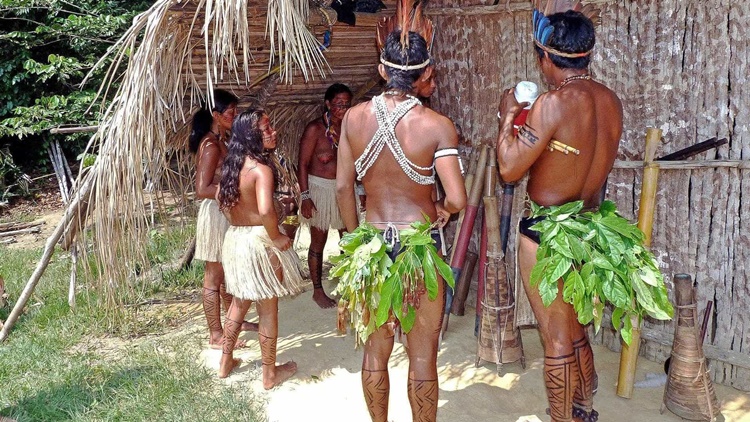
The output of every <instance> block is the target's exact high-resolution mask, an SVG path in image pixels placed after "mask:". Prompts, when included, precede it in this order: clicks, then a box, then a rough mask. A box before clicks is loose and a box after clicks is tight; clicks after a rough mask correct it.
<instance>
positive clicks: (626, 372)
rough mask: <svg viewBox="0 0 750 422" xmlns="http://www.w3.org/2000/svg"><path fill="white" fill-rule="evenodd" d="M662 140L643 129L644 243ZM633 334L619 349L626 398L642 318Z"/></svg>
mask: <svg viewBox="0 0 750 422" xmlns="http://www.w3.org/2000/svg"><path fill="white" fill-rule="evenodd" d="M660 140H661V130H660V129H655V128H648V129H647V130H646V151H645V154H644V158H643V161H644V169H643V186H642V188H641V202H640V207H639V209H638V228H639V229H641V231H642V232H643V234H644V240H643V242H644V244H645V246H646V247H650V246H651V232H652V229H653V225H654V208H655V204H656V187H657V182H658V180H659V164H658V163H655V162H654V157H655V156H656V148H657V147H658V146H659V141H660ZM631 322H632V324H633V337H632V340H631V341H630V345H627V344H625V343H624V342H623V346H622V351H621V352H620V372H619V375H618V378H617V395H618V396H620V397H624V398H626V399H629V398H631V397H633V387H634V384H635V367H636V364H637V362H638V350H639V349H640V346H641V321H640V318H637V317H633V320H632V321H631Z"/></svg>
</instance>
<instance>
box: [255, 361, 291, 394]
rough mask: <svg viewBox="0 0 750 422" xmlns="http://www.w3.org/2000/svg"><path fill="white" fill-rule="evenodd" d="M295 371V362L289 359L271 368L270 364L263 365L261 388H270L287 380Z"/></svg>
mask: <svg viewBox="0 0 750 422" xmlns="http://www.w3.org/2000/svg"><path fill="white" fill-rule="evenodd" d="M295 372H297V363H296V362H294V361H289V362H287V363H285V364H283V365H276V366H275V367H273V368H271V367H270V365H268V366H266V365H264V366H263V388H265V389H266V390H270V389H272V388H273V387H276V386H277V385H279V384H281V383H282V382H284V381H286V380H288V379H289V377H291V376H292V375H294V373H295Z"/></svg>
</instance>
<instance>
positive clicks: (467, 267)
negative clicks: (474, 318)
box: [451, 251, 479, 316]
mask: <svg viewBox="0 0 750 422" xmlns="http://www.w3.org/2000/svg"><path fill="white" fill-rule="evenodd" d="M477 258H479V257H478V255H477V254H475V253H473V252H471V251H469V252H467V253H466V263H465V264H464V267H463V268H462V269H461V279H460V280H456V294H455V296H454V298H453V305H452V306H451V313H452V314H453V315H456V316H463V315H464V314H465V313H466V298H467V297H468V296H469V290H470V287H471V276H472V275H474V267H476V265H477Z"/></svg>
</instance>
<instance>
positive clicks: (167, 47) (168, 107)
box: [79, 0, 326, 306]
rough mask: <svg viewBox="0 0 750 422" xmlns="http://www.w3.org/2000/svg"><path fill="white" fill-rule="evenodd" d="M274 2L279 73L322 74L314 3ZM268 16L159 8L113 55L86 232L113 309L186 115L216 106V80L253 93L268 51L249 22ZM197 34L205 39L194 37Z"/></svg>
mask: <svg viewBox="0 0 750 422" xmlns="http://www.w3.org/2000/svg"><path fill="white" fill-rule="evenodd" d="M250 3H252V2H250ZM269 3H270V4H269V5H268V10H267V30H268V32H269V33H271V34H270V36H271V39H272V40H275V41H273V43H274V44H273V45H274V48H271V55H272V56H273V57H272V58H271V60H270V61H269V63H275V65H277V66H280V69H281V75H283V77H285V78H287V80H291V73H292V71H293V70H294V69H300V70H301V73H302V74H303V75H304V77H305V79H307V78H308V77H311V76H312V72H313V71H318V72H320V73H321V75H323V67H324V64H325V63H326V62H325V59H324V58H323V56H322V53H321V51H320V50H319V49H318V44H317V41H316V40H315V38H314V36H313V35H312V34H311V33H310V32H309V30H308V29H307V28H306V27H305V25H304V23H306V21H307V13H308V10H307V2H306V1H305V0H274V1H271V2H269ZM249 6H252V7H249ZM177 8H180V9H177ZM264 8H265V2H256V3H252V4H249V2H248V0H195V1H188V2H180V1H179V0H158V1H156V3H155V4H154V5H153V6H152V7H151V8H150V9H149V10H147V11H146V12H144V13H142V14H140V15H139V16H137V17H136V18H135V20H134V22H133V25H132V27H131V28H130V29H129V30H128V31H127V33H126V34H125V35H124V36H123V37H122V38H121V39H120V40H119V41H118V42H117V44H116V45H115V46H113V48H112V49H110V51H109V53H108V54H111V55H113V64H112V66H111V68H110V69H109V72H108V76H107V78H106V80H105V83H104V84H103V85H102V87H101V89H100V91H99V94H100V95H101V96H104V97H107V96H108V95H110V93H109V92H108V91H109V87H110V85H111V84H112V82H113V81H114V80H116V79H117V78H119V75H117V74H116V70H117V68H118V67H119V66H120V65H121V64H123V63H126V64H127V70H126V71H125V73H124V75H122V79H121V84H120V87H119V90H118V91H117V93H116V94H115V95H114V97H113V100H112V103H111V104H110V106H109V107H108V108H107V110H106V111H105V113H104V117H103V120H102V124H101V125H100V129H99V131H98V132H97V133H96V134H95V135H94V137H93V138H92V140H91V142H90V145H89V148H90V149H92V150H96V149H98V158H97V160H96V163H95V164H94V166H95V168H94V169H92V171H91V172H89V175H90V176H89V177H91V178H92V181H93V184H94V189H93V193H92V194H93V198H95V202H94V204H93V206H92V207H90V208H89V210H88V220H89V222H90V223H92V229H91V230H90V231H88V232H86V233H83V234H84V235H85V236H88V239H83V240H90V241H93V243H94V245H95V247H94V249H93V252H94V258H95V261H96V265H95V268H96V270H97V275H98V281H99V283H100V287H101V288H102V290H103V291H104V292H105V297H106V298H107V304H108V305H110V306H117V305H119V298H120V297H121V295H120V293H122V292H123V289H126V290H127V289H130V288H131V287H130V286H132V283H129V280H132V278H133V277H134V276H135V275H136V274H138V273H139V272H140V269H141V268H143V266H144V264H145V263H146V261H147V259H146V258H147V257H146V256H145V251H146V248H145V247H144V245H145V244H146V242H147V235H148V232H149V230H150V229H151V224H152V221H150V219H149V217H148V216H149V213H148V210H149V209H150V208H151V205H152V202H151V200H150V195H147V193H146V192H145V191H144V188H146V187H147V186H149V185H150V184H152V183H153V182H155V181H157V180H159V179H160V177H161V175H162V173H164V172H165V171H168V169H169V165H168V162H167V160H168V157H169V153H170V151H174V150H182V149H183V148H184V144H185V143H186V136H184V135H183V136H179V137H176V136H175V133H177V132H179V133H183V134H184V133H185V131H184V128H185V126H186V123H187V121H188V120H189V119H188V115H189V113H191V112H192V111H193V110H194V109H195V108H196V107H197V106H198V104H199V103H200V101H203V100H206V101H208V102H209V103H211V102H212V97H213V95H212V92H213V86H214V85H215V84H216V82H217V81H219V80H225V79H226V78H231V79H233V80H236V82H237V85H238V86H240V87H242V86H244V87H247V89H249V85H250V80H251V79H250V78H251V75H250V71H249V70H248V64H250V63H251V62H252V61H253V57H252V55H251V50H253V49H254V48H259V47H264V48H259V50H263V49H265V48H266V47H267V46H265V45H263V46H257V45H250V44H251V42H254V41H253V40H256V41H257V40H258V39H259V38H258V37H257V36H256V37H255V38H251V35H252V34H250V33H249V30H248V22H249V21H252V20H253V19H255V20H257V19H262V15H263V12H264V11H265V10H264ZM249 9H252V15H251V12H249ZM190 13H192V14H193V15H192V16H190V15H189V14H190ZM256 14H257V15H256ZM197 31H200V35H201V37H200V38H196V37H195V36H193V35H194V32H197ZM268 35H269V34H268V33H267V36H268ZM196 48H202V49H204V50H205V57H206V69H205V70H200V71H199V70H194V69H193V65H192V62H191V60H190V58H191V56H192V54H193V50H194V49H196ZM271 73H273V72H269V74H271ZM255 76H257V75H255ZM266 76H267V75H266ZM261 80H262V79H259V80H258V82H260V81H261ZM177 138H179V139H177ZM80 185H82V184H81V183H79V186H80Z"/></svg>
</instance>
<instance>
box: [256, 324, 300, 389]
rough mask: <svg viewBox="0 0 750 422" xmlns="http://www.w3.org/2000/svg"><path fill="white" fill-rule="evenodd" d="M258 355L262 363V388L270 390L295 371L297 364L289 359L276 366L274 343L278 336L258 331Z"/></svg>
mask: <svg viewBox="0 0 750 422" xmlns="http://www.w3.org/2000/svg"><path fill="white" fill-rule="evenodd" d="M258 341H259V342H260V356H261V359H260V360H261V363H262V364H263V388H265V389H266V390H270V389H271V388H273V387H276V386H277V385H279V384H281V383H282V382H284V381H286V380H287V379H289V377H291V376H292V375H294V373H295V372H297V364H296V363H295V362H293V361H289V362H287V363H285V364H282V365H278V366H276V343H277V341H278V337H268V336H266V335H264V334H262V333H260V332H258Z"/></svg>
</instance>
